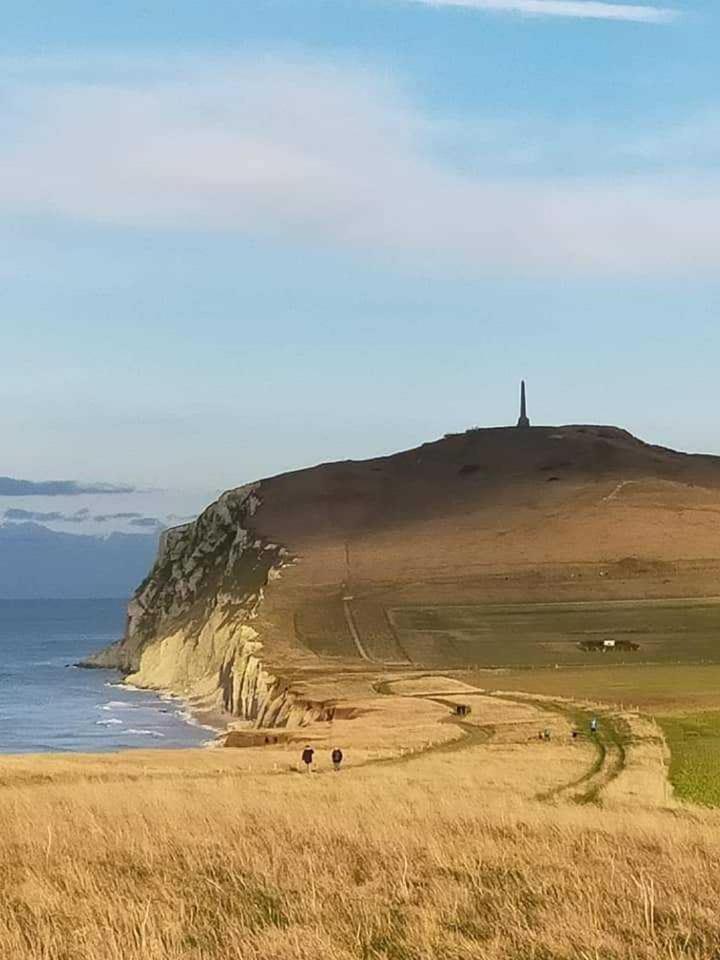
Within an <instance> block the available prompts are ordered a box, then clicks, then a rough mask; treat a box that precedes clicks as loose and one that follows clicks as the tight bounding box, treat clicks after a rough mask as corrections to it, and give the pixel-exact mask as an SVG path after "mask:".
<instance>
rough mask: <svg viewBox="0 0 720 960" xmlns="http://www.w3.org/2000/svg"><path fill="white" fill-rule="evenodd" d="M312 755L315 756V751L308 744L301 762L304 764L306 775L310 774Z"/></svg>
mask: <svg viewBox="0 0 720 960" xmlns="http://www.w3.org/2000/svg"><path fill="white" fill-rule="evenodd" d="M314 755H315V751H314V750H313V748H312V747H311V746H310V744H309V743H308V744H307V745H306V746H305V749H304V750H303V752H302V762H303V763H304V764H305V769H306V770H307V772H308V773H312V763H313V756H314Z"/></svg>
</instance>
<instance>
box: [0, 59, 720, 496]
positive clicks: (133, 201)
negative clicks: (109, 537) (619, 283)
mask: <svg viewBox="0 0 720 960" xmlns="http://www.w3.org/2000/svg"><path fill="white" fill-rule="evenodd" d="M138 72H139V73H140V72H141V71H138ZM6 100H7V110H6V114H7V118H6V122H5V125H4V135H3V138H2V142H1V143H0V168H1V169H2V170H3V176H2V178H1V179H0V214H3V213H5V214H22V215H30V214H32V215H45V216H50V217H54V218H67V219H69V220H72V221H78V220H85V221H91V222H95V223H101V224H104V225H114V226H116V227H132V228H136V227H141V228H143V229H157V230H172V229H179V230H201V231H208V230H209V231H218V232H228V231H231V232H234V233H238V234H242V235H245V236H252V237H255V238H265V239H271V240H279V241H281V242H282V243H292V244H295V245H296V246H298V247H300V248H301V247H303V246H306V245H315V246H326V247H329V248H332V249H342V250H345V251H354V252H358V253H359V254H361V255H363V256H368V255H369V256H372V257H375V258H377V259H381V260H385V261H386V260H388V259H392V260H393V261H394V262H401V263H406V264H409V265H411V266H412V267H413V268H414V269H417V268H421V269H423V270H425V269H430V270H447V269H448V268H449V269H451V270H456V269H460V270H463V271H465V272H467V271H468V270H470V271H472V272H473V273H476V272H478V271H481V272H482V271H485V272H489V273H490V272H492V273H497V272H498V271H502V272H503V273H505V274H515V273H521V274H538V273H543V274H550V275H553V276H562V277H565V276H567V275H568V273H571V272H575V273H585V274H600V275H605V274H608V273H611V274H633V273H635V274H638V273H643V274H647V273H656V274H657V273H662V274H663V275H665V274H667V273H668V271H687V270H691V271H693V272H695V273H697V272H698V271H706V272H710V271H714V270H717V268H718V267H720V175H718V173H717V172H716V171H710V172H706V173H698V172H694V171H691V170H686V169H685V168H683V166H682V165H675V166H674V167H668V168H667V169H666V168H665V167H662V166H661V168H660V169H661V170H662V171H663V172H659V173H655V174H646V173H638V172H637V171H632V172H628V173H627V174H624V173H622V172H614V173H613V174H612V175H607V176H590V175H587V174H585V173H584V172H583V171H582V169H578V170H577V172H575V173H574V175H572V176H570V175H568V176H550V175H547V174H543V173H537V174H534V173H533V171H532V168H531V167H528V169H527V170H526V171H524V172H523V174H522V175H517V172H516V171H515V172H514V173H513V172H511V170H510V166H511V165H510V164H508V172H507V173H504V172H503V171H504V168H503V167H502V166H501V165H500V166H499V165H498V163H497V154H495V155H494V156H493V161H494V162H493V164H491V165H489V166H488V165H486V164H485V162H484V160H485V152H484V151H490V152H492V150H493V149H494V147H493V144H492V142H490V141H491V140H492V136H493V128H492V126H490V127H489V128H488V137H487V143H485V144H483V142H482V137H480V138H479V139H478V143H477V144H476V145H475V147H474V148H473V149H474V150H475V155H474V156H473V158H472V161H473V162H472V163H471V164H466V168H467V169H466V171H464V172H463V171H460V170H458V169H457V167H456V166H454V165H453V163H452V162H451V161H449V160H448V159H444V158H443V156H442V154H441V153H439V152H438V150H437V149H436V147H437V130H436V128H435V126H434V122H433V120H432V119H431V118H430V117H428V116H426V115H424V114H423V113H422V112H421V111H419V110H418V109H417V108H416V107H415V106H414V105H413V103H412V102H411V101H410V99H409V98H408V97H407V96H406V94H405V93H404V91H403V90H402V89H400V88H399V87H398V86H397V85H396V84H395V83H393V82H392V81H391V80H389V79H388V78H387V77H386V76H376V75H374V74H372V73H370V72H363V71H357V70H352V69H349V68H341V67H334V66H319V65H317V64H314V65H310V64H306V63H287V62H277V61H275V62H272V61H267V60H266V61H263V62H261V63H255V62H243V63H232V64H220V65H216V66H215V67H214V68H213V69H212V70H203V69H199V68H198V69H194V68H193V69H191V68H188V67H185V68H184V72H182V73H177V74H176V75H175V76H173V75H171V74H170V73H169V72H168V73H166V74H161V75H156V76H154V77H151V78H149V79H147V80H145V81H142V82H141V81H140V80H138V81H137V82H136V83H135V84H129V83H127V82H125V83H123V82H121V81H120V80H118V81H117V82H115V83H107V84H105V85H103V84H101V83H99V82H95V83H92V84H90V83H88V84H86V85H84V84H82V83H77V82H76V83H73V84H68V85H63V84H62V83H60V82H58V81H56V82H54V83H51V82H49V81H48V80H47V79H45V80H43V81H42V82H35V83H31V82H29V81H28V82H27V83H25V84H23V83H19V82H18V81H16V86H15V87H14V88H12V87H11V88H9V90H8V93H7V96H6ZM506 146H507V149H508V153H509V154H510V153H511V151H512V150H515V151H516V152H517V151H518V150H523V149H525V148H526V146H527V144H526V143H524V142H523V140H522V136H521V135H520V139H519V141H518V142H516V143H514V144H507V145H506ZM4 482H5V483H6V484H7V483H15V484H20V483H22V481H4ZM58 483H60V482H58ZM62 483H66V484H67V483H69V482H62ZM73 486H74V485H72V484H70V486H69V487H67V486H65V487H64V488H63V489H57V490H55V492H57V493H60V492H63V493H67V492H103V489H97V488H96V489H93V490H88V489H87V488H82V489H79V488H77V487H75V489H73ZM101 486H102V485H101ZM47 491H48V487H47V485H44V490H43V491H42V492H47ZM30 492H32V490H30ZM38 492H39V491H38ZM107 492H117V489H112V490H111V491H107ZM2 493H3V481H2V480H0V494H2ZM27 493H28V490H27V489H25V490H23V491H16V492H15V493H14V494H11V495H27Z"/></svg>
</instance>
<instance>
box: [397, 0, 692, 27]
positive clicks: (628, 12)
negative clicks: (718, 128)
mask: <svg viewBox="0 0 720 960" xmlns="http://www.w3.org/2000/svg"><path fill="white" fill-rule="evenodd" d="M407 2H411V3H423V4H425V5H426V6H431V7H465V8H467V9H471V10H500V11H507V12H511V13H525V14H530V15H532V16H545V17H576V18H579V19H583V20H623V21H629V22H631V23H670V22H672V21H673V20H675V19H676V18H677V15H678V14H677V12H676V11H675V10H669V9H666V8H664V7H653V6H641V5H639V4H629V3H599V2H596V0H407Z"/></svg>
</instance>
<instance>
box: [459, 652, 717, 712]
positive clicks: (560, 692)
mask: <svg viewBox="0 0 720 960" xmlns="http://www.w3.org/2000/svg"><path fill="white" fill-rule="evenodd" d="M458 676H463V677H466V678H467V679H468V682H469V683H474V684H477V685H478V686H480V687H486V688H490V689H500V690H522V691H525V692H527V693H542V694H548V695H550V696H565V697H574V698H576V699H579V700H593V701H596V702H599V703H610V704H618V705H622V706H626V707H636V708H637V709H639V710H642V711H643V712H644V713H649V714H653V715H657V716H666V715H672V714H677V713H684V712H698V711H707V710H714V709H717V710H720V664H687V663H678V664H635V665H624V664H616V665H612V666H610V665H608V663H607V661H606V662H605V663H604V664H603V665H601V666H588V667H585V668H577V667H570V668H560V669H557V670H556V669H555V668H547V667H541V668H534V669H524V670H512V669H509V670H500V671H497V672H495V671H486V670H478V671H468V672H467V673H465V672H463V673H462V674H458Z"/></svg>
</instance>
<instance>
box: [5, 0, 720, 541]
mask: <svg viewBox="0 0 720 960" xmlns="http://www.w3.org/2000/svg"><path fill="white" fill-rule="evenodd" d="M3 10H4V16H3V30H2V33H1V34H0V64H1V67H2V69H1V70H0V316H1V317H2V325H3V337H2V352H1V353H0V437H1V438H2V446H1V450H2V456H1V457H0V474H2V475H3V476H5V477H8V478H13V479H23V480H27V481H31V482H33V483H36V484H39V486H38V487H37V488H34V489H32V490H29V489H28V488H24V491H20V493H18V491H17V490H15V491H14V492H11V493H10V494H8V492H7V488H3V485H2V482H1V478H0V518H1V517H2V515H3V513H2V512H3V511H8V510H15V511H17V510H20V511H27V512H28V513H36V514H46V515H47V514H61V515H62V518H61V519H59V520H58V519H57V518H56V519H54V520H47V519H46V521H45V522H47V523H48V525H50V526H53V525H55V526H56V528H57V529H76V528H77V527H78V526H79V525H82V526H83V530H88V529H92V530H96V531H106V532H107V531H109V530H110V529H116V528H117V529H125V530H132V529H133V526H131V525H130V522H131V520H138V519H143V520H146V521H147V523H146V527H147V528H148V529H149V528H150V525H151V523H150V522H151V521H152V520H153V519H155V520H157V521H158V522H159V523H163V524H165V523H171V522H176V520H177V518H179V517H184V516H190V515H193V514H194V513H195V512H197V511H198V510H199V509H201V508H202V506H203V505H204V504H206V503H207V502H209V501H210V500H211V499H213V498H214V497H215V496H216V495H217V493H218V492H220V491H221V490H223V489H225V488H228V487H231V486H237V485H239V484H241V483H245V482H248V481H251V480H254V479H257V478H260V477H263V476H269V475H272V474H274V473H278V472H281V471H284V470H287V469H292V468H297V467H302V466H306V465H310V464H313V463H317V462H320V461H326V460H337V459H348V458H353V459H361V458H364V457H368V456H374V455H379V454H383V453H389V452H392V451H394V450H398V449H403V448H407V447H410V446H413V445H415V444H418V443H421V442H423V441H425V440H430V439H433V438H436V437H439V436H442V434H443V433H445V432H449V431H454V430H458V429H463V428H465V427H469V426H475V425H495V424H503V423H510V422H514V420H515V419H516V416H517V411H516V404H517V388H518V381H519V380H520V378H521V377H525V378H526V379H527V381H528V395H529V407H530V410H529V412H530V415H531V418H532V420H533V422H536V423H579V422H586V423H587V422H589V423H612V424H616V425H619V426H623V427H625V428H627V429H629V430H631V431H632V432H634V433H636V434H638V435H639V436H641V437H642V438H643V439H647V440H649V441H652V442H656V443H662V444H666V445H669V446H674V447H677V448H680V449H686V450H693V451H705V452H713V453H720V435H719V434H718V432H717V430H716V428H715V412H716V411H715V378H716V366H717V362H716V358H717V355H718V348H720V324H718V322H717V317H718V312H719V308H720V279H719V277H720V271H719V270H718V268H719V267H720V169H719V164H720V90H719V89H718V86H719V79H720V73H719V72H718V70H717V63H716V60H717V57H716V38H717V36H718V31H719V30H720V9H718V5H717V4H715V3H712V2H707V0H686V2H677V0H676V2H670V0H668V2H659V0H658V2H657V3H650V2H642V3H632V4H630V3H626V4H625V3H621V2H618V3H601V2H590V0H587V2H583V0H213V2H212V3H210V4H199V3H197V2H196V0H173V2H172V3H170V2H163V0H153V2H152V3H150V2H140V0H125V2H123V3H113V4H98V3H97V2H96V0H64V2H63V3H62V4H58V3H57V2H56V0H24V2H22V3H20V2H15V0H5V3H4V5H3ZM50 480H64V481H72V482H74V483H76V484H78V490H75V491H70V492H68V490H67V489H65V491H64V492H63V493H62V495H61V494H59V493H58V492H57V491H55V492H50V493H49V492H48V489H47V487H43V485H42V484H43V483H46V482H47V481H50ZM96 484H104V485H106V486H107V489H104V490H101V491H99V490H98V488H97V487H96V486H94V485H96ZM88 485H90V486H89V487H88ZM82 511H85V512H84V513H82ZM113 514H127V515H129V514H136V515H137V516H134V517H131V516H125V517H121V518H117V517H116V518H114V519H112V518H111V515H113ZM78 517H81V518H82V519H78ZM98 517H102V518H105V519H101V520H98V519H96V518H98ZM5 519H6V520H10V521H13V522H16V521H17V520H18V519H19V515H17V514H15V515H13V514H11V515H9V516H6V517H5ZM135 527H136V528H138V529H139V528H140V527H139V525H135Z"/></svg>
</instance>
